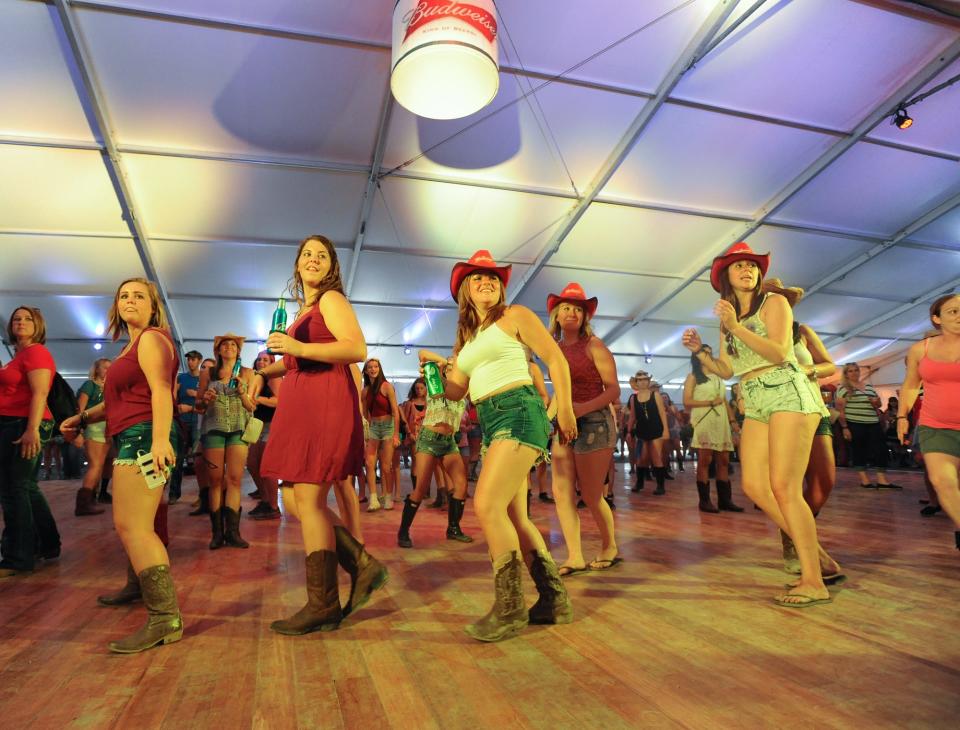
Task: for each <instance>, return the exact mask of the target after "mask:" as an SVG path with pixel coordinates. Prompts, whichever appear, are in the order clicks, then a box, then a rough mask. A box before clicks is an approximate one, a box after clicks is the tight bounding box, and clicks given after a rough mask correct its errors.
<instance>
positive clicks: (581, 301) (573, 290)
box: [547, 281, 598, 318]
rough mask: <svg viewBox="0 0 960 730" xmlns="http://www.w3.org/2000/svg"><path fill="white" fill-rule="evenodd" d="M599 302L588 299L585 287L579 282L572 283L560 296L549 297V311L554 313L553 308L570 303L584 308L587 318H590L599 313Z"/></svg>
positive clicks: (592, 298)
mask: <svg viewBox="0 0 960 730" xmlns="http://www.w3.org/2000/svg"><path fill="white" fill-rule="evenodd" d="M597 301H598V300H597V298H596V297H590V298H589V299H587V295H586V292H584V291H583V287H582V286H580V285H579V284H578V283H577V282H575V281H571V282H570V283H569V284H567V285H566V286H565V287H564V288H563V291H562V292H560V293H559V294H548V295H547V311H548V312H552V311H553V308H554V307H555V306H557V305H558V304H560V302H569V303H570V304H576V305H577V306H578V307H583V311H584V312H586V313H587V317H588V318H590V317H592V316H593V315H594V314H596V312H597Z"/></svg>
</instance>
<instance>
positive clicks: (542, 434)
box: [477, 385, 550, 463]
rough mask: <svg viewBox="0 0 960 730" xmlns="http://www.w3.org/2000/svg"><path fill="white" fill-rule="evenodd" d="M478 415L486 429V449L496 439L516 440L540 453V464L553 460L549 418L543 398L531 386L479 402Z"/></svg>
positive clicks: (484, 436) (484, 439) (484, 445)
mask: <svg viewBox="0 0 960 730" xmlns="http://www.w3.org/2000/svg"><path fill="white" fill-rule="evenodd" d="M477 415H478V416H479V417H480V426H481V428H483V450H484V451H486V449H487V448H489V446H490V444H491V443H493V442H494V441H516V442H518V443H521V444H523V445H524V446H529V447H531V448H533V449H536V450H537V451H539V452H540V456H539V457H538V458H537V463H540V462H541V461H549V460H550V454H549V451H548V448H549V445H550V421H548V420H547V409H546V408H545V407H544V405H543V399H542V398H541V397H540V394H539V393H537V390H536V388H534V387H533V386H532V385H523V386H520V387H519V388H513V389H511V390H508V391H505V392H503V393H497V394H496V395H492V396H490V397H489V398H487V399H486V400H482V401H480V402H479V403H477Z"/></svg>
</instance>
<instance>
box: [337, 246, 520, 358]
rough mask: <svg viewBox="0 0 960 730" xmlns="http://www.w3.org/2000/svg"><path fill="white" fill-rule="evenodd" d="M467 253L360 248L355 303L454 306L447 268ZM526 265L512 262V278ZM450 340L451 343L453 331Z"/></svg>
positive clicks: (466, 256) (517, 278) (353, 296)
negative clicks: (423, 253) (440, 254)
mask: <svg viewBox="0 0 960 730" xmlns="http://www.w3.org/2000/svg"><path fill="white" fill-rule="evenodd" d="M471 253H472V251H471ZM469 256H470V254H464V255H463V256H462V257H457V258H435V257H432V256H415V255H410V254H399V253H385V252H381V251H363V252H362V253H361V254H360V265H359V266H358V267H357V278H356V281H354V284H353V291H352V292H351V298H352V299H354V300H356V301H358V302H388V303H391V304H409V305H411V306H414V307H419V306H422V305H425V306H427V307H430V305H431V304H439V305H441V306H443V307H455V306H456V303H455V302H454V301H453V299H452V298H451V296H450V271H451V269H453V265H454V264H455V263H456V262H457V260H466V259H467V258H469ZM494 256H497V254H496V253H494ZM342 268H343V266H342V264H341V269H342ZM527 268H528V267H527V266H525V265H524V264H513V271H512V273H511V277H512V278H513V279H514V280H519V279H520V277H522V276H523V274H524V273H525V272H526V270H527ZM450 342H451V343H452V342H453V333H452V332H451V334H450Z"/></svg>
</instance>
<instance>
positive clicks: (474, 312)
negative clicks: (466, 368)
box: [453, 272, 507, 352]
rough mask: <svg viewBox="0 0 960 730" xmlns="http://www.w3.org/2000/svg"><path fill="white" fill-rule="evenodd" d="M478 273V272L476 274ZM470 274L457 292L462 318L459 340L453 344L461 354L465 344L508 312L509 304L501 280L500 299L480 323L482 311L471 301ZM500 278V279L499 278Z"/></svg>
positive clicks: (458, 327)
mask: <svg viewBox="0 0 960 730" xmlns="http://www.w3.org/2000/svg"><path fill="white" fill-rule="evenodd" d="M474 273H476V272H474ZM471 276H473V274H469V275H467V276H466V277H464V279H463V281H462V282H461V283H460V289H459V290H458V291H457V304H458V305H459V307H460V316H459V318H458V319H457V339H456V342H454V344H453V351H454V352H460V350H461V349H462V348H463V346H464V345H465V344H467V343H468V342H469V341H470V340H472V339H473V338H474V337H476V335H477V332H479V331H480V330H485V329H486V328H487V327H489V326H490V325H492V324H493V323H494V322H496V321H497V320H498V319H500V318H501V317H502V316H503V314H504V312H506V311H507V304H506V299H505V295H504V286H503V280H502V279H501V280H500V299H499V300H497V303H496V304H494V305H493V307H491V308H490V311H489V312H487V316H486V317H484V319H483V321H482V322H481V321H480V310H478V309H477V306H476V305H475V304H474V303H473V300H472V299H470V277H471ZM498 278H499V277H498Z"/></svg>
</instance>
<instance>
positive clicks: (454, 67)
mask: <svg viewBox="0 0 960 730" xmlns="http://www.w3.org/2000/svg"><path fill="white" fill-rule="evenodd" d="M497 57H498V51H497V14H496V8H495V7H494V2H493V0H471V2H470V3H469V4H467V3H459V2H456V1H455V0H454V1H453V2H451V0H397V2H396V4H395V5H394V9H393V62H392V64H391V67H392V69H393V70H392V72H391V75H390V89H391V90H392V92H393V96H394V98H395V99H396V100H397V101H398V102H399V103H400V105H401V106H403V107H404V108H406V109H409V110H410V111H411V112H413V113H414V114H418V115H419V116H421V117H428V118H430V119H459V118H461V117H466V116H469V115H470V114H473V113H474V112H476V111H479V110H480V109H482V108H483V107H485V106H486V105H487V104H489V103H490V102H491V101H493V98H494V97H495V96H496V95H497V89H498V88H499V86H500V69H499V66H498V61H497Z"/></svg>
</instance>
